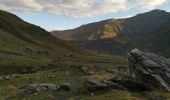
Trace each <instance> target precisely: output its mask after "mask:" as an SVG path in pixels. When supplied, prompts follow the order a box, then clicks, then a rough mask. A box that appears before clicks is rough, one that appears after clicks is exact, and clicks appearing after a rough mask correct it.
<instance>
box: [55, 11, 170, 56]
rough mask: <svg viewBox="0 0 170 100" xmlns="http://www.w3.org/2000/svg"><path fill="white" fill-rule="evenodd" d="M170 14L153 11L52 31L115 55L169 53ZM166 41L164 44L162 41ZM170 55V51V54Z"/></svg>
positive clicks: (82, 44)
mask: <svg viewBox="0 0 170 100" xmlns="http://www.w3.org/2000/svg"><path fill="white" fill-rule="evenodd" d="M169 22H170V13H169V12H166V11H163V10H158V9H157V10H153V11H150V12H146V13H142V14H138V15H136V16H134V17H130V18H124V19H109V20H104V21H100V22H96V23H91V24H87V25H83V26H80V27H78V28H76V29H72V30H66V31H53V32H52V34H53V35H55V36H57V37H59V38H62V39H65V40H71V41H73V42H76V43H77V44H78V45H80V46H82V47H84V48H88V49H93V50H99V51H104V52H107V53H112V54H126V53H127V52H128V51H129V50H131V49H134V48H140V49H142V50H145V51H152V52H156V53H158V54H162V55H167V54H165V53H167V50H169V48H170V47H169V45H168V42H169V41H168V40H167V39H165V38H170V37H169V28H168V27H169V26H168V25H169ZM162 42H163V44H162ZM168 54H169V55H170V53H168Z"/></svg>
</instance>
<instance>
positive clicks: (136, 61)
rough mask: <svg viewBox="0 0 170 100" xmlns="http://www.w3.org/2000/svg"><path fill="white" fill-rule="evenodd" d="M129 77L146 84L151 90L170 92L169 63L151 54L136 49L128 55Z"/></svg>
mask: <svg viewBox="0 0 170 100" xmlns="http://www.w3.org/2000/svg"><path fill="white" fill-rule="evenodd" d="M128 58H129V70H130V74H131V76H132V77H133V78H134V79H136V80H139V81H141V82H144V83H146V84H147V85H148V86H149V87H151V88H153V89H154V88H158V89H160V88H163V89H166V90H168V91H170V61H169V60H168V59H166V58H164V57H161V56H158V55H156V54H153V53H146V52H142V51H140V50H138V49H135V50H132V51H131V52H130V53H129V57H128Z"/></svg>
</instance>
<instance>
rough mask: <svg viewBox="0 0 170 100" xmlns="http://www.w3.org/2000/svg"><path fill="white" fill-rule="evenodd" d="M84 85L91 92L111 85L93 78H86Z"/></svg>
mask: <svg viewBox="0 0 170 100" xmlns="http://www.w3.org/2000/svg"><path fill="white" fill-rule="evenodd" d="M84 85H85V88H86V90H87V91H91V92H93V91H99V90H105V89H108V88H109V85H107V84H105V83H104V82H100V81H97V80H93V79H86V80H85V84H84Z"/></svg>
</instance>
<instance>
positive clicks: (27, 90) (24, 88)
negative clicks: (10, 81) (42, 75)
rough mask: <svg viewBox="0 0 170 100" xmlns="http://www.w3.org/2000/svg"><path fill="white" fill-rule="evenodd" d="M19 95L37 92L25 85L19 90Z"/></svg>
mask: <svg viewBox="0 0 170 100" xmlns="http://www.w3.org/2000/svg"><path fill="white" fill-rule="evenodd" d="M19 89H20V92H21V94H32V93H34V92H37V90H36V88H35V87H33V86H31V85H25V86H22V87H20V88H19Z"/></svg>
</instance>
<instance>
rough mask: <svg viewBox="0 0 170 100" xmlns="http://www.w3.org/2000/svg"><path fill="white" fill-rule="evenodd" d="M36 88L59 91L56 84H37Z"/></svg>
mask: <svg viewBox="0 0 170 100" xmlns="http://www.w3.org/2000/svg"><path fill="white" fill-rule="evenodd" d="M36 88H37V89H38V90H39V91H57V89H58V88H57V86H56V85H55V84H37V86H36Z"/></svg>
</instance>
